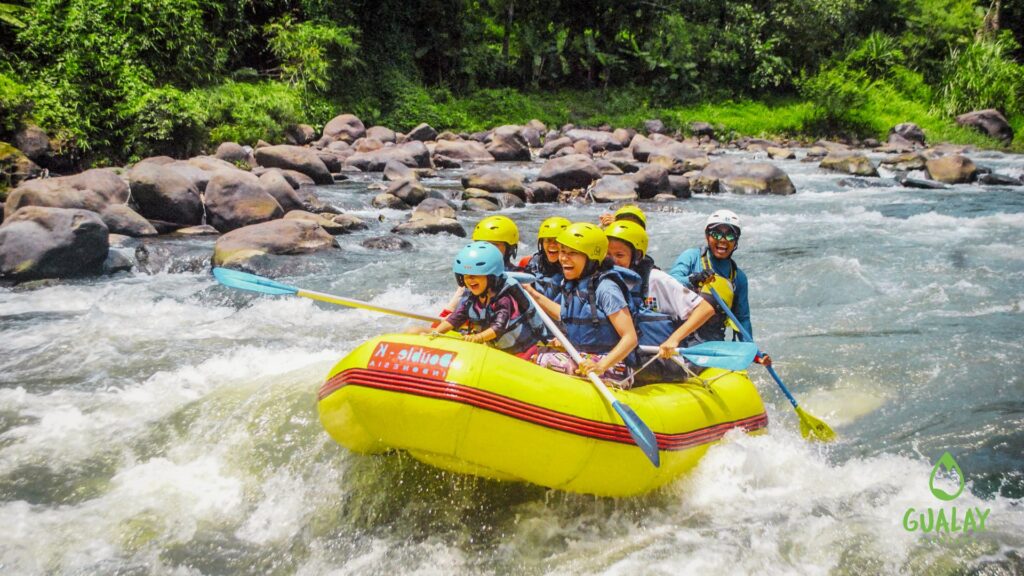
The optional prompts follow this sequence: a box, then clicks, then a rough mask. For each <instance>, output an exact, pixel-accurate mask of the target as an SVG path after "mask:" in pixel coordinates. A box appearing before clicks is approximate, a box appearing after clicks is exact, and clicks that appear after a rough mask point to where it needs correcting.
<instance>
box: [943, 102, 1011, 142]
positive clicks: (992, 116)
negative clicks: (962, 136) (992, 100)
mask: <svg viewBox="0 0 1024 576" xmlns="http://www.w3.org/2000/svg"><path fill="white" fill-rule="evenodd" d="M956 123H957V124H960V125H961V126H971V127H972V128H975V129H977V130H978V131H980V132H982V133H984V134H988V135H989V136H991V137H992V138H995V139H996V140H1001V141H1002V142H1003V143H1004V144H1009V143H1010V142H1013V128H1012V127H1011V126H1010V123H1009V122H1007V121H1006V118H1005V117H1004V116H1003V115H1002V114H1001V113H1000V112H999V111H998V110H994V109H992V108H989V109H988V110H975V111H974V112H968V113H966V114H961V115H959V116H957V117H956Z"/></svg>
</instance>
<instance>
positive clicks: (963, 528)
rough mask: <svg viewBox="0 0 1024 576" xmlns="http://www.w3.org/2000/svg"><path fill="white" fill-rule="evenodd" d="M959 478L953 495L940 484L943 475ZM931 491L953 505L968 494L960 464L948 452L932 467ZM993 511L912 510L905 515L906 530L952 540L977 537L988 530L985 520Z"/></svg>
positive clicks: (943, 508) (941, 508)
mask: <svg viewBox="0 0 1024 576" xmlns="http://www.w3.org/2000/svg"><path fill="white" fill-rule="evenodd" d="M940 475H941V476H946V477H948V476H951V475H956V479H957V486H956V491H955V492H953V493H950V492H948V491H946V489H945V488H944V487H941V486H937V485H936V478H938V477H939V476H940ZM928 488H929V489H930V490H931V492H932V495H933V496H935V497H936V498H938V499H939V500H942V501H943V502H952V501H953V500H956V498H957V497H958V496H960V494H961V493H963V491H964V473H963V471H962V470H961V469H960V465H959V464H957V463H956V460H954V459H953V455H952V454H950V453H949V452H945V453H943V454H942V456H940V457H939V459H938V461H936V462H935V467H934V468H932V474H931V477H929V478H928ZM990 512H992V510H991V509H989V508H986V509H984V510H982V509H981V508H978V507H977V506H971V507H968V508H966V510H964V509H958V508H957V507H956V506H951V507H949V508H945V507H939V508H931V507H928V508H925V509H923V510H921V511H918V510H917V509H916V508H908V509H907V512H906V513H905V514H903V528H904V529H905V530H906V531H907V532H917V531H921V532H923V533H925V534H933V535H935V536H937V537H952V536H963V535H967V534H974V533H975V532H984V531H985V521H986V520H988V515H989V513H990Z"/></svg>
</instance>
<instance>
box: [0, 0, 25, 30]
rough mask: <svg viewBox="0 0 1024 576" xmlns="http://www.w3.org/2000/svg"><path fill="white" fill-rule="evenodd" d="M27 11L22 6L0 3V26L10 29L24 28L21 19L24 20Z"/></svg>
mask: <svg viewBox="0 0 1024 576" xmlns="http://www.w3.org/2000/svg"><path fill="white" fill-rule="evenodd" d="M27 10H28V9H27V8H25V7H24V6H19V5H18V4H14V3H12V2H0V25H5V26H8V27H10V28H24V27H25V22H24V21H23V20H22V18H24V16H25V12H26V11H27ZM2 28H3V26H0V29H2Z"/></svg>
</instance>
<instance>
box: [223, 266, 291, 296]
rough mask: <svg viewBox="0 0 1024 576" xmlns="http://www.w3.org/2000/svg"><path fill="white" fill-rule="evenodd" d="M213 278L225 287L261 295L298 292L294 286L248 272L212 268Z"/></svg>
mask: <svg viewBox="0 0 1024 576" xmlns="http://www.w3.org/2000/svg"><path fill="white" fill-rule="evenodd" d="M213 277H214V278H216V279H217V281H218V282H220V283H221V284H223V285H225V286H228V287H231V288H237V289H239V290H248V291H250V292H260V293H262V294H274V295H278V294H295V293H297V292H298V291H299V289H298V288H295V287H294V286H288V285H287V284H281V283H280V282H275V281H273V280H271V279H270V278H264V277H262V276H257V275H255V274H249V273H248V272H239V271H238V270H231V269H230V268H214V269H213Z"/></svg>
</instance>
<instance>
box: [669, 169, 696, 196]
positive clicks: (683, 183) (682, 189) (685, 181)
mask: <svg viewBox="0 0 1024 576" xmlns="http://www.w3.org/2000/svg"><path fill="white" fill-rule="evenodd" d="M668 183H669V186H671V188H672V194H674V195H675V197H676V198H690V197H691V196H692V193H691V192H690V179H689V178H687V177H686V176H674V175H671V174H670V175H669V177H668Z"/></svg>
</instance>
